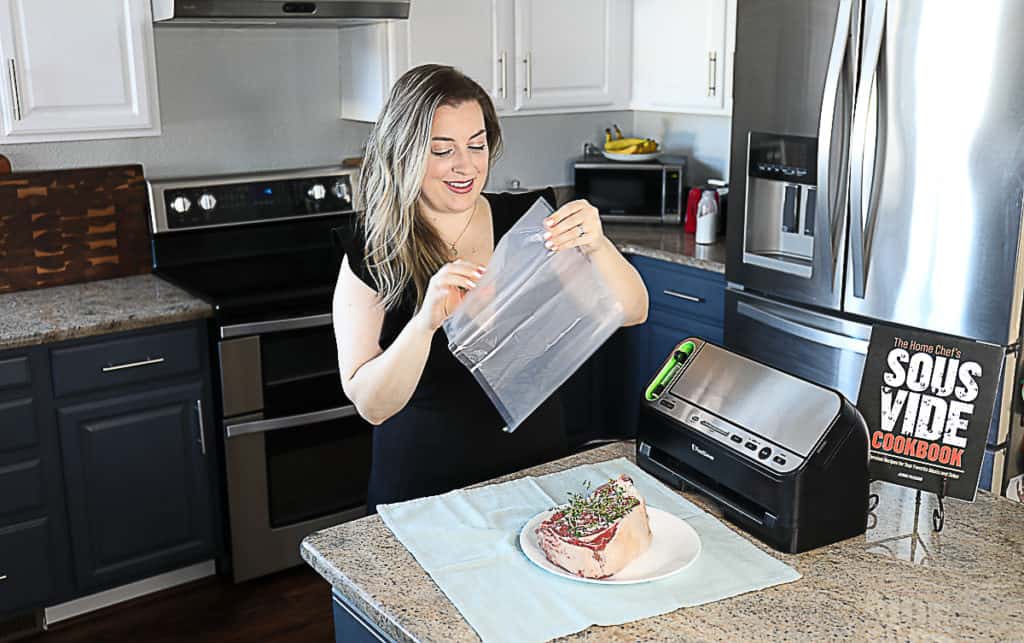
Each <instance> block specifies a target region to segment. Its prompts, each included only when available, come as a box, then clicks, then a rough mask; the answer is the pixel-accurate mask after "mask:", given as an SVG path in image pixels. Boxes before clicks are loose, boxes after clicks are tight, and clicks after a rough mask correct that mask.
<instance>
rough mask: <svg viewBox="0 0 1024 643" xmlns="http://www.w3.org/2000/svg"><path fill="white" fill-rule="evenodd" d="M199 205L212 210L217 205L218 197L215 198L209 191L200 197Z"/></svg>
mask: <svg viewBox="0 0 1024 643" xmlns="http://www.w3.org/2000/svg"><path fill="white" fill-rule="evenodd" d="M199 207H201V208H202V209H204V210H206V211H207V212H209V211H210V210H212V209H214V208H215V207H217V199H216V198H214V196H213V195H212V194H210V193H209V192H207V193H205V194H203V195H201V196H200V197H199Z"/></svg>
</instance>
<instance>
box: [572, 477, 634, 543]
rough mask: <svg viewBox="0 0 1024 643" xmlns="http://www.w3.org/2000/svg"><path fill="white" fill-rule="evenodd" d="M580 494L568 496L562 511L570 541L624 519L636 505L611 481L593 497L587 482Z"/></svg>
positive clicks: (632, 498)
mask: <svg viewBox="0 0 1024 643" xmlns="http://www.w3.org/2000/svg"><path fill="white" fill-rule="evenodd" d="M583 488H584V491H583V493H576V492H572V491H571V492H569V502H568V504H566V505H565V507H564V508H563V509H562V520H563V521H564V522H565V526H566V529H567V531H568V533H569V535H571V536H572V537H573V538H580V537H582V536H585V535H587V534H591V533H594V532H596V531H600V530H602V529H604V528H606V527H608V526H609V525H611V524H612V523H614V522H615V521H617V520H619V519H620V518H622V517H623V516H625V515H626V514H627V513H629V511H630V510H631V509H632V508H633V507H635V506H636V505H637V504H639V501H638V500H637V499H636V498H634V497H632V496H629V495H626V493H625V492H624V491H623V490H622V487H620V486H619V485H617V484H615V481H614V480H608V483H607V484H605V485H602V486H601V487H598V488H597V489H595V490H594V491H593V493H588V492H589V490H590V482H589V481H585V482H584V483H583Z"/></svg>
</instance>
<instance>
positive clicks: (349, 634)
mask: <svg viewBox="0 0 1024 643" xmlns="http://www.w3.org/2000/svg"><path fill="white" fill-rule="evenodd" d="M331 605H332V607H333V608H334V641H335V643H381V642H382V641H391V640H392V639H391V637H389V636H387V635H386V634H385V633H384V631H383V630H381V629H380V628H379V627H378V626H377V625H376V624H375V623H373V622H372V621H371V620H370V619H368V618H366V617H365V616H363V615H362V614H360V613H359V611H358V610H356V609H355V608H354V607H352V606H351V605H349V602H348V600H347V599H346V598H345V597H343V596H342V595H341V594H339V593H338V592H335V591H332V592H331Z"/></svg>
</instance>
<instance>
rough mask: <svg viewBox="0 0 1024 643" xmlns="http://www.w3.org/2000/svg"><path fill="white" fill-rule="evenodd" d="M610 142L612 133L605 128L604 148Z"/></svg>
mask: <svg viewBox="0 0 1024 643" xmlns="http://www.w3.org/2000/svg"><path fill="white" fill-rule="evenodd" d="M611 142H612V131H611V130H610V129H608V128H607V127H606V128H604V146H605V147H606V148H607V147H608V144H609V143H611Z"/></svg>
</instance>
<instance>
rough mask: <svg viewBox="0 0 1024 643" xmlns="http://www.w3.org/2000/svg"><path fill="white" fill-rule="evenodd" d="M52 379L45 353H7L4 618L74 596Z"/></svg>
mask: <svg viewBox="0 0 1024 643" xmlns="http://www.w3.org/2000/svg"><path fill="white" fill-rule="evenodd" d="M48 380H49V377H48V367H47V361H46V352H45V350H43V349H42V348H41V347H31V348H25V349H20V350H18V351H10V352H5V353H0V616H3V615H6V614H9V613H12V612H16V611H20V610H25V609H32V608H36V607H40V606H42V605H47V604H54V603H57V602H61V601H63V600H66V599H67V598H68V597H69V596H70V594H71V593H72V592H73V579H72V576H71V573H70V571H69V568H70V566H71V553H70V548H69V547H68V542H67V523H66V518H65V511H64V495H63V494H64V487H63V479H62V476H61V462H60V450H59V445H58V439H57V435H56V433H57V432H56V427H55V422H54V416H53V409H52V406H51V405H50V394H49V381H48ZM0 638H2V636H0Z"/></svg>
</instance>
